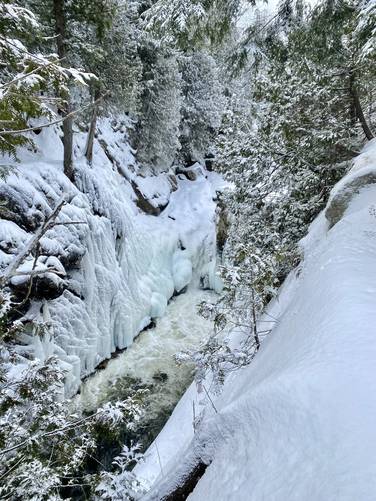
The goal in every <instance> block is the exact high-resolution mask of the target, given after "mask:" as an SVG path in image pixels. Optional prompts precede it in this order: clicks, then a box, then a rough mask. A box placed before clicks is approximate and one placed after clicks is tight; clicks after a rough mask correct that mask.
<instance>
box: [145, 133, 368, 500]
mask: <svg viewBox="0 0 376 501" xmlns="http://www.w3.org/2000/svg"><path fill="white" fill-rule="evenodd" d="M370 172H373V174H375V173H376V141H375V140H374V141H373V142H371V143H369V144H368V145H367V148H366V149H365V151H364V152H363V154H362V155H361V156H360V157H358V159H357V160H356V161H355V165H354V168H353V170H352V171H351V172H350V173H349V174H348V175H347V176H346V177H345V178H344V179H343V180H342V181H341V182H340V183H339V185H338V186H337V187H335V189H334V190H333V194H332V196H331V199H330V200H329V203H328V207H327V209H326V211H325V212H324V213H322V214H321V215H320V216H319V217H318V219H317V220H316V221H315V222H314V224H313V225H312V227H311V230H310V233H309V235H308V236H307V237H306V239H304V241H303V242H302V247H303V249H304V253H305V257H304V261H303V263H302V265H301V266H300V267H299V269H298V270H295V271H294V272H293V273H292V274H291V275H290V277H289V279H288V281H287V282H286V284H285V286H284V287H282V290H281V291H280V295H279V298H278V300H277V301H274V302H273V303H272V304H271V306H270V309H269V313H270V314H273V315H276V314H277V315H278V322H277V324H276V326H275V328H274V329H273V331H272V334H271V335H270V337H268V338H267V340H266V341H265V342H264V344H263V345H262V348H261V349H260V352H259V353H258V354H257V356H256V357H255V359H254V362H253V363H252V364H251V365H250V366H248V367H246V368H244V369H242V370H241V371H239V372H237V373H235V374H232V375H231V376H230V377H229V379H228V380H227V382H226V384H225V387H224V391H223V393H222V395H221V396H220V397H219V398H217V399H214V397H213V399H214V400H215V407H216V409H217V410H218V413H215V412H214V411H212V412H208V416H207V418H206V419H205V421H204V424H203V425H202V428H201V430H200V431H199V432H198V433H197V434H196V436H195V438H194V439H193V441H192V442H190V444H189V445H187V443H184V440H183V439H180V444H181V446H182V447H181V448H180V449H178V450H176V451H175V454H176V455H175V457H173V452H171V454H172V456H171V457H170V460H171V462H170V472H169V473H168V474H167V475H166V477H165V478H161V477H160V479H159V480H158V481H157V484H156V485H155V486H154V489H153V490H152V491H151V492H150V494H149V496H147V497H146V498H147V499H155V500H156V499H163V494H164V493H166V492H168V491H169V490H170V489H171V486H172V485H173V484H174V482H175V483H176V481H177V479H179V477H180V478H182V477H184V474H185V472H188V471H190V468H192V464H194V462H195V458H196V459H197V457H199V458H201V460H203V461H204V462H207V463H210V464H209V466H208V467H207V469H206V472H205V473H204V475H203V476H202V478H201V479H200V480H199V482H198V484H197V485H196V487H195V489H194V491H193V493H192V494H191V495H190V496H189V499H190V500H197V501H202V500H204V499H205V500H207V501H210V500H213V501H214V500H215V501H218V500H226V501H228V500H234V501H235V500H236V501H250V500H254V501H261V500H267V501H293V500H296V501H301V500H302V499H308V500H309V501H323V500H330V501H332V500H333V501H334V500H341V501H354V500H357V501H370V500H372V499H375V497H376V459H375V457H374V450H375V447H376V427H375V421H376V398H375V396H374V391H375V375H376V369H375V366H376V365H375V364H376V337H375V325H376V308H375V304H376V183H375V179H374V178H373V177H372V176H371V177H370V176H369V174H370ZM372 179H373V180H372ZM348 193H351V196H348ZM333 204H334V205H336V207H337V209H338V207H340V210H339V211H338V210H336V211H335V214H337V215H338V214H340V215H339V217H338V218H337V219H336V221H335V222H334V221H333V219H332V215H333V211H332V208H333ZM326 215H327V217H326ZM189 392H192V387H191V388H190V390H189ZM191 398H195V396H194V395H193V396H192V395H191V394H189V393H187V394H186V396H185V397H184V399H186V401H187V402H188V404H190V399H191ZM184 399H183V401H182V404H183V402H184ZM188 404H187V405H186V409H188V408H189V406H188ZM209 409H210V405H209ZM180 410H181V409H180ZM179 415H180V414H179V410H178V411H177V413H176V417H177V418H179ZM173 418H174V415H173V416H172V419H173ZM167 426H170V429H175V430H176V429H177V424H176V422H175V425H174V423H172V422H171V420H170V423H169V424H168V425H167ZM162 433H163V432H162ZM183 433H184V432H183ZM174 461H175V466H173V462H174ZM176 464H177V465H178V466H176ZM151 469H152V468H151ZM146 470H147V469H146ZM143 475H144V477H147V476H148V475H147V471H145V470H144V471H143ZM151 477H153V475H151ZM166 478H167V480H166ZM146 498H145V499H146Z"/></svg>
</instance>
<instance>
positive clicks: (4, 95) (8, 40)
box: [0, 2, 82, 156]
mask: <svg viewBox="0 0 376 501" xmlns="http://www.w3.org/2000/svg"><path fill="white" fill-rule="evenodd" d="M33 39H36V40H41V26H40V24H39V22H38V20H37V18H36V16H35V15H34V13H33V12H32V11H31V10H29V9H26V8H24V7H21V6H19V5H18V4H16V3H14V2H0V55H1V60H2V65H1V70H0V78H1V88H0V89H1V90H0V151H1V152H6V153H9V154H11V155H13V156H16V149H17V147H18V146H21V145H23V144H26V143H28V142H32V141H31V139H30V135H27V131H26V130H25V129H29V127H30V125H29V120H30V119H32V118H39V117H46V121H47V123H48V121H51V120H52V119H53V113H52V111H51V105H53V104H55V101H54V99H51V98H50V96H51V94H52V93H53V92H55V90H56V89H61V88H65V86H66V84H67V82H68V80H69V79H70V78H71V77H73V78H74V79H75V80H77V78H78V79H81V78H82V75H81V74H80V73H79V72H76V73H75V75H74V76H73V75H72V72H69V71H67V70H65V69H64V68H63V66H62V65H61V63H60V61H58V60H57V58H56V56H55V55H54V54H48V53H46V51H45V52H44V55H43V53H41V52H39V51H38V52H37V51H33V48H31V47H30V46H32V45H33V44H32V43H31V41H32V40H33Z"/></svg>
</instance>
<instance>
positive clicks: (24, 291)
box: [11, 273, 67, 300]
mask: <svg viewBox="0 0 376 501" xmlns="http://www.w3.org/2000/svg"><path fill="white" fill-rule="evenodd" d="M29 287H30V278H29V279H27V280H25V281H23V282H19V283H12V285H11V288H12V290H13V292H14V294H15V296H16V297H17V298H19V299H22V300H23V299H24V298H26V297H27V296H29V297H30V299H56V298H58V297H60V296H61V295H62V294H63V292H64V290H65V289H66V288H67V282H66V281H65V280H62V279H61V278H59V277H58V276H57V275H55V274H53V273H45V274H43V275H38V276H35V277H33V279H32V286H31V289H30V292H29Z"/></svg>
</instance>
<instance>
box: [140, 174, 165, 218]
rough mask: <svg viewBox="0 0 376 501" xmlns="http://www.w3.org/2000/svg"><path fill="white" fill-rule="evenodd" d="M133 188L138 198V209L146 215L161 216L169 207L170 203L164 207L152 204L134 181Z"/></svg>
mask: <svg viewBox="0 0 376 501" xmlns="http://www.w3.org/2000/svg"><path fill="white" fill-rule="evenodd" d="M132 188H133V191H134V192H135V194H136V197H137V200H136V204H137V207H138V208H139V209H141V210H142V211H143V212H145V213H146V214H149V215H151V216H159V214H160V213H161V212H162V211H163V209H165V208H166V207H167V205H168V203H167V204H163V205H153V204H152V202H151V201H150V200H149V199H147V198H146V197H145V195H144V194H143V193H142V191H141V190H140V188H139V187H138V186H137V184H136V183H135V182H134V181H132Z"/></svg>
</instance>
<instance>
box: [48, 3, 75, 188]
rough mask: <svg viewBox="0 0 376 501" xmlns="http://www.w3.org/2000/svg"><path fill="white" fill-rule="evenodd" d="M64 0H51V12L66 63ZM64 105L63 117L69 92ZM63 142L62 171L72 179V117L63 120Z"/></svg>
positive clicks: (60, 49) (62, 58) (58, 49)
mask: <svg viewBox="0 0 376 501" xmlns="http://www.w3.org/2000/svg"><path fill="white" fill-rule="evenodd" d="M64 4H65V0H53V14H54V18H55V33H56V44H57V53H58V56H59V59H61V60H62V64H66V57H67V47H66V17H65V9H64ZM63 98H64V100H65V101H66V106H65V107H64V109H63V110H62V113H63V118H64V117H66V116H67V115H68V114H69V112H70V111H71V104H70V96H69V92H66V93H65V95H64V96H63ZM63 134H64V136H63V143H64V173H65V175H66V176H67V177H68V178H69V179H70V180H71V181H73V178H74V171H73V118H72V117H69V118H67V119H66V120H64V121H63Z"/></svg>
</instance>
